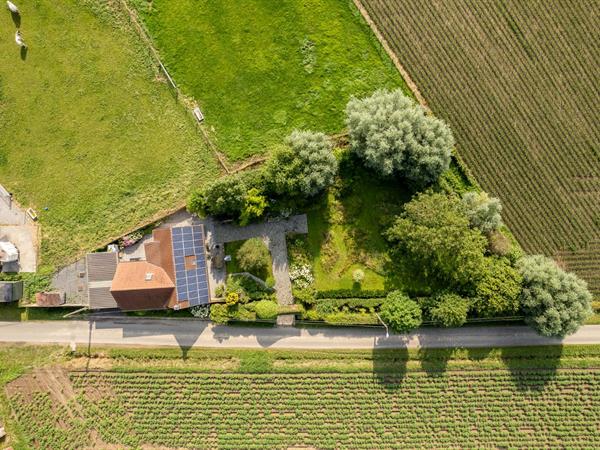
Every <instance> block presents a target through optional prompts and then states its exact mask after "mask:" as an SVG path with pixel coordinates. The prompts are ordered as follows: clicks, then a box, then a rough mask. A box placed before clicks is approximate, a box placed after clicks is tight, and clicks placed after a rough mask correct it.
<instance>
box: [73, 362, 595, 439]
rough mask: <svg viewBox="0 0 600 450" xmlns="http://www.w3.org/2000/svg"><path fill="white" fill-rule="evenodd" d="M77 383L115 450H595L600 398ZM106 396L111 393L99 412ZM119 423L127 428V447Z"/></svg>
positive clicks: (507, 391)
mask: <svg viewBox="0 0 600 450" xmlns="http://www.w3.org/2000/svg"><path fill="white" fill-rule="evenodd" d="M71 378H72V380H73V385H74V389H75V391H76V392H77V393H78V398H80V397H81V396H89V397H88V400H87V401H81V404H82V405H83V406H84V410H83V413H84V415H85V416H86V417H96V418H97V421H96V427H97V431H98V432H99V434H100V435H101V436H102V439H103V441H104V442H107V443H113V444H116V445H119V444H121V445H122V444H124V443H125V442H126V445H128V446H141V445H143V444H147V445H162V446H167V447H169V448H178V447H186V448H187V447H193V448H253V447H251V446H249V445H246V443H247V442H251V443H252V445H254V448H265V447H269V448H284V447H290V446H295V445H297V446H300V445H302V446H313V447H317V448H364V447H365V446H367V447H372V446H376V447H377V448H388V447H394V448H420V447H443V448H447V447H455V446H459V447H466V448H471V447H487V446H489V445H495V446H506V447H511V448H512V447H515V448H524V447H536V448H537V447H544V448H549V447H555V446H559V447H560V446H563V447H564V446H567V447H569V448H586V447H589V442H591V441H590V440H589V439H593V436H594V433H595V432H596V429H595V424H596V422H597V416H598V411H597V409H596V408H593V404H594V401H596V400H598V396H599V393H600V390H599V388H600V380H599V379H598V375H597V374H596V373H595V372H594V371H593V370H591V371H571V370H564V371H560V372H557V373H553V372H552V371H540V370H529V371H527V370H523V371H517V372H510V371H506V370H483V371H474V372H466V373H465V372H463V371H460V372H447V373H436V374H435V376H432V374H428V373H422V372H420V373H406V374H402V373H387V372H382V373H378V372H375V373H371V372H370V371H367V372H362V373H361V372H359V373H336V374H323V373H320V374H270V373H260V374H239V373H226V374H198V373H196V374H185V375H183V374H176V373H161V374H153V375H152V376H150V377H144V376H143V375H142V374H137V373H119V374H113V373H106V372H91V373H87V374H84V373H77V374H72V375H71ZM96 392H110V393H111V395H107V396H105V398H103V400H102V401H101V402H100V404H99V407H98V408H95V407H94V401H93V399H94V395H95V393H96ZM109 412H115V413H116V412H118V413H119V414H122V415H123V416H124V417H127V418H128V422H129V423H130V427H131V428H130V430H129V433H128V440H127V441H125V440H124V437H123V436H122V435H121V433H120V432H119V430H120V428H119V427H117V428H116V429H115V428H113V427H111V426H110V425H109V424H108V422H107V421H106V420H104V418H108V417H110V413H109ZM339 423H344V424H345V427H344V429H340V427H339ZM350 430H351V431H350Z"/></svg>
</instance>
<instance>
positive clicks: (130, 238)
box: [119, 231, 144, 248]
mask: <svg viewBox="0 0 600 450" xmlns="http://www.w3.org/2000/svg"><path fill="white" fill-rule="evenodd" d="M143 237H144V234H143V233H142V232H141V231H134V232H133V233H130V234H128V235H125V236H123V237H122V238H121V239H119V247H120V248H125V247H131V246H132V245H133V244H135V243H136V242H138V241H139V240H140V239H142V238H143Z"/></svg>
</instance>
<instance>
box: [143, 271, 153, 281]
mask: <svg viewBox="0 0 600 450" xmlns="http://www.w3.org/2000/svg"><path fill="white" fill-rule="evenodd" d="M153 276H154V274H153V273H152V272H146V278H145V279H146V281H152V277H153Z"/></svg>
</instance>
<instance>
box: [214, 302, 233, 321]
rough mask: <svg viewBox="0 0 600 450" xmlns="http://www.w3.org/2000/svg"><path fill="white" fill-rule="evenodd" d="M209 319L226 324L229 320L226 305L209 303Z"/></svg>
mask: <svg viewBox="0 0 600 450" xmlns="http://www.w3.org/2000/svg"><path fill="white" fill-rule="evenodd" d="M210 320H212V321H213V322H214V323H216V324H226V323H227V322H228V321H229V310H228V308H227V305H223V304H220V303H215V304H213V305H210Z"/></svg>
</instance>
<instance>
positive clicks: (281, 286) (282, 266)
mask: <svg viewBox="0 0 600 450" xmlns="http://www.w3.org/2000/svg"><path fill="white" fill-rule="evenodd" d="M212 226H213V233H214V239H215V242H216V243H222V244H224V243H226V242H233V241H241V240H245V239H250V238H253V237H260V238H262V239H263V241H264V242H265V244H266V245H267V247H268V248H269V251H270V252H271V259H272V261H273V278H274V279H275V290H276V295H277V303H279V304H280V305H282V306H286V305H291V304H293V303H294V297H293V296H292V283H291V281H290V274H289V267H288V254H287V245H286V241H285V237H286V235H287V234H291V233H299V234H306V233H308V223H307V220H306V214H301V215H297V216H292V217H290V218H288V219H282V220H276V221H271V222H262V223H255V224H251V225H248V226H245V227H238V226H236V225H231V224H219V223H216V222H215V223H213V224H212ZM277 324H278V325H293V324H294V315H293V314H284V315H280V316H278V317H277Z"/></svg>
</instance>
